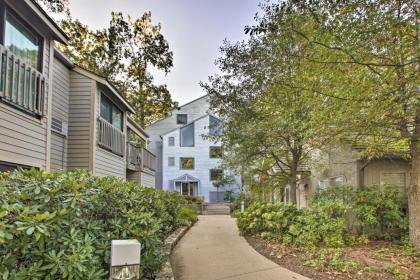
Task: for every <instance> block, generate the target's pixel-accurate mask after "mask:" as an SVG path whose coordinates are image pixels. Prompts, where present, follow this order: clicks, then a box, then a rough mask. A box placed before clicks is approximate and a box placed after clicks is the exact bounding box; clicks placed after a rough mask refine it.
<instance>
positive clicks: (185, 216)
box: [179, 207, 197, 225]
mask: <svg viewBox="0 0 420 280" xmlns="http://www.w3.org/2000/svg"><path fill="white" fill-rule="evenodd" d="M179 216H180V218H181V219H182V220H183V221H185V225H192V224H194V223H195V222H196V221H197V214H196V213H195V211H194V210H193V209H191V208H188V207H182V208H181V209H179Z"/></svg>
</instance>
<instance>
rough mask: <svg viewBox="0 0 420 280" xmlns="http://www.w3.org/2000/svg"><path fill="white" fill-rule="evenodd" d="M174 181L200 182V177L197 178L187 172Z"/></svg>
mask: <svg viewBox="0 0 420 280" xmlns="http://www.w3.org/2000/svg"><path fill="white" fill-rule="evenodd" d="M171 181H173V182H200V179H198V178H195V177H194V176H191V175H189V174H187V173H185V174H184V175H182V176H179V177H178V178H175V179H172V180H171Z"/></svg>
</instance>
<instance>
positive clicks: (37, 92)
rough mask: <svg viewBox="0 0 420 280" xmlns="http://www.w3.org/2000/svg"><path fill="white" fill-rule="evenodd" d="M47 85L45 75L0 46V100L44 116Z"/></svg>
mask: <svg viewBox="0 0 420 280" xmlns="http://www.w3.org/2000/svg"><path fill="white" fill-rule="evenodd" d="M45 85H46V78H45V76H44V75H42V74H41V73H40V72H39V71H37V70H36V69H35V68H34V67H32V66H30V65H28V64H27V63H25V62H24V61H23V60H22V59H20V58H19V57H17V56H16V55H15V54H13V53H12V52H11V51H10V50H8V49H7V48H6V47H4V46H2V45H0V99H2V100H5V101H7V102H9V103H12V104H15V105H17V106H18V107H20V108H22V109H24V110H26V111H29V112H31V113H33V114H36V115H39V116H43V115H44V113H45V112H44V100H45Z"/></svg>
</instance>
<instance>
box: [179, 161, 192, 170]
mask: <svg viewBox="0 0 420 280" xmlns="http://www.w3.org/2000/svg"><path fill="white" fill-rule="evenodd" d="M180 162H181V164H180V169H194V158H181V159H180Z"/></svg>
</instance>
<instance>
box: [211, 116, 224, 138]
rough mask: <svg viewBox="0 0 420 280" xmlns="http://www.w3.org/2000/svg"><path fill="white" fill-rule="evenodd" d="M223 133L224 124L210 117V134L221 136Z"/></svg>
mask: <svg viewBox="0 0 420 280" xmlns="http://www.w3.org/2000/svg"><path fill="white" fill-rule="evenodd" d="M222 132H223V123H222V121H221V120H219V119H218V118H215V117H213V116H210V118H209V134H210V135H211V136H221V135H222Z"/></svg>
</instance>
